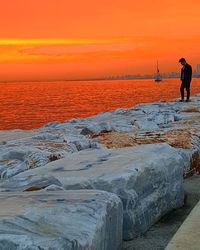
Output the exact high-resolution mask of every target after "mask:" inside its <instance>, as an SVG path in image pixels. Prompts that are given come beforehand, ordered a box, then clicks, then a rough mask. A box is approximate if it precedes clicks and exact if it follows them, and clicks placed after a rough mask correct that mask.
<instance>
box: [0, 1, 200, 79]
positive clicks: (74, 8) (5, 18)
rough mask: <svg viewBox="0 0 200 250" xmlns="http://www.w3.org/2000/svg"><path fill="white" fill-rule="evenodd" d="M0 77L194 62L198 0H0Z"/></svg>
mask: <svg viewBox="0 0 200 250" xmlns="http://www.w3.org/2000/svg"><path fill="white" fill-rule="evenodd" d="M0 1H1V8H0V55H1V56H0V64H1V65H0V81H18V80H19V81H26V80H28V81H34V80H64V79H66V80H67V79H83V78H93V77H104V76H112V75H125V74H153V73H154V72H155V67H156V61H157V60H158V61H159V65H160V70H161V72H171V71H176V72H177V71H179V69H180V65H179V64H178V59H179V58H180V57H185V58H186V59H187V60H188V62H189V63H190V64H192V66H193V68H194V69H195V67H196V64H197V63H200V29H199V23H200V14H199V10H200V1H199V0H190V1H188V0H187V1H186V0H181V1H180V0H176V1H174V0H173V1H172V0H160V1H158V0H154V1H152V0H140V1H138V0H137V1H136V0H101V1H94V0H73V1H69V0H6V1H4V0H0Z"/></svg>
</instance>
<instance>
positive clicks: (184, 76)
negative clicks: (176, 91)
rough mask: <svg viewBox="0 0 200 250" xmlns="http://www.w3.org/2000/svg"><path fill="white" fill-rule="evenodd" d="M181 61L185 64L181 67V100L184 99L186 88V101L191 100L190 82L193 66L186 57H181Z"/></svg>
mask: <svg viewBox="0 0 200 250" xmlns="http://www.w3.org/2000/svg"><path fill="white" fill-rule="evenodd" d="M179 63H181V65H182V66H183V67H182V69H181V82H182V83H181V87H180V92H181V100H180V102H183V101H184V89H186V92H187V99H186V102H189V101H190V83H191V80H192V67H191V65H189V64H188V63H187V62H186V60H185V58H181V59H180V60H179Z"/></svg>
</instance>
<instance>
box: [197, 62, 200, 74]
mask: <svg viewBox="0 0 200 250" xmlns="http://www.w3.org/2000/svg"><path fill="white" fill-rule="evenodd" d="M196 73H197V75H198V76H200V64H197V70H196Z"/></svg>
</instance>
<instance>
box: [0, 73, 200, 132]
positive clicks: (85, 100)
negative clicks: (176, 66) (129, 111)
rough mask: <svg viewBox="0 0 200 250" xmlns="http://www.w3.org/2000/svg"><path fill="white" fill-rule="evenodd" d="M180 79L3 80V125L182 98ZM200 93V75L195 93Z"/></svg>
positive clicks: (0, 89)
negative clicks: (159, 81) (17, 81)
mask: <svg viewBox="0 0 200 250" xmlns="http://www.w3.org/2000/svg"><path fill="white" fill-rule="evenodd" d="M179 88H180V80H179V79H164V80H163V81H162V82H161V83H155V82H154V81H153V80H152V79H145V80H143V79H142V80H115V81H111V80H110V81H108V80H105V81H66V82H64V81H63V82H27V83H26V82H24V83H0V129H1V130H7V129H32V128H38V127H41V126H43V125H44V124H46V123H48V122H52V121H61V122H62V121H65V120H69V119H71V118H77V117H87V116H90V115H94V114H97V113H99V112H104V111H111V110H115V109H117V108H128V107H132V106H135V105H136V104H139V103H146V102H154V101H168V100H174V99H176V98H179ZM196 93H200V78H197V79H193V81H192V84H191V94H192V95H194V94H196Z"/></svg>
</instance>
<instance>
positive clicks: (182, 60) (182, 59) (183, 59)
mask: <svg viewBox="0 0 200 250" xmlns="http://www.w3.org/2000/svg"><path fill="white" fill-rule="evenodd" d="M178 62H186V60H185V58H183V57H181V58H180V59H179V61H178Z"/></svg>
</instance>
